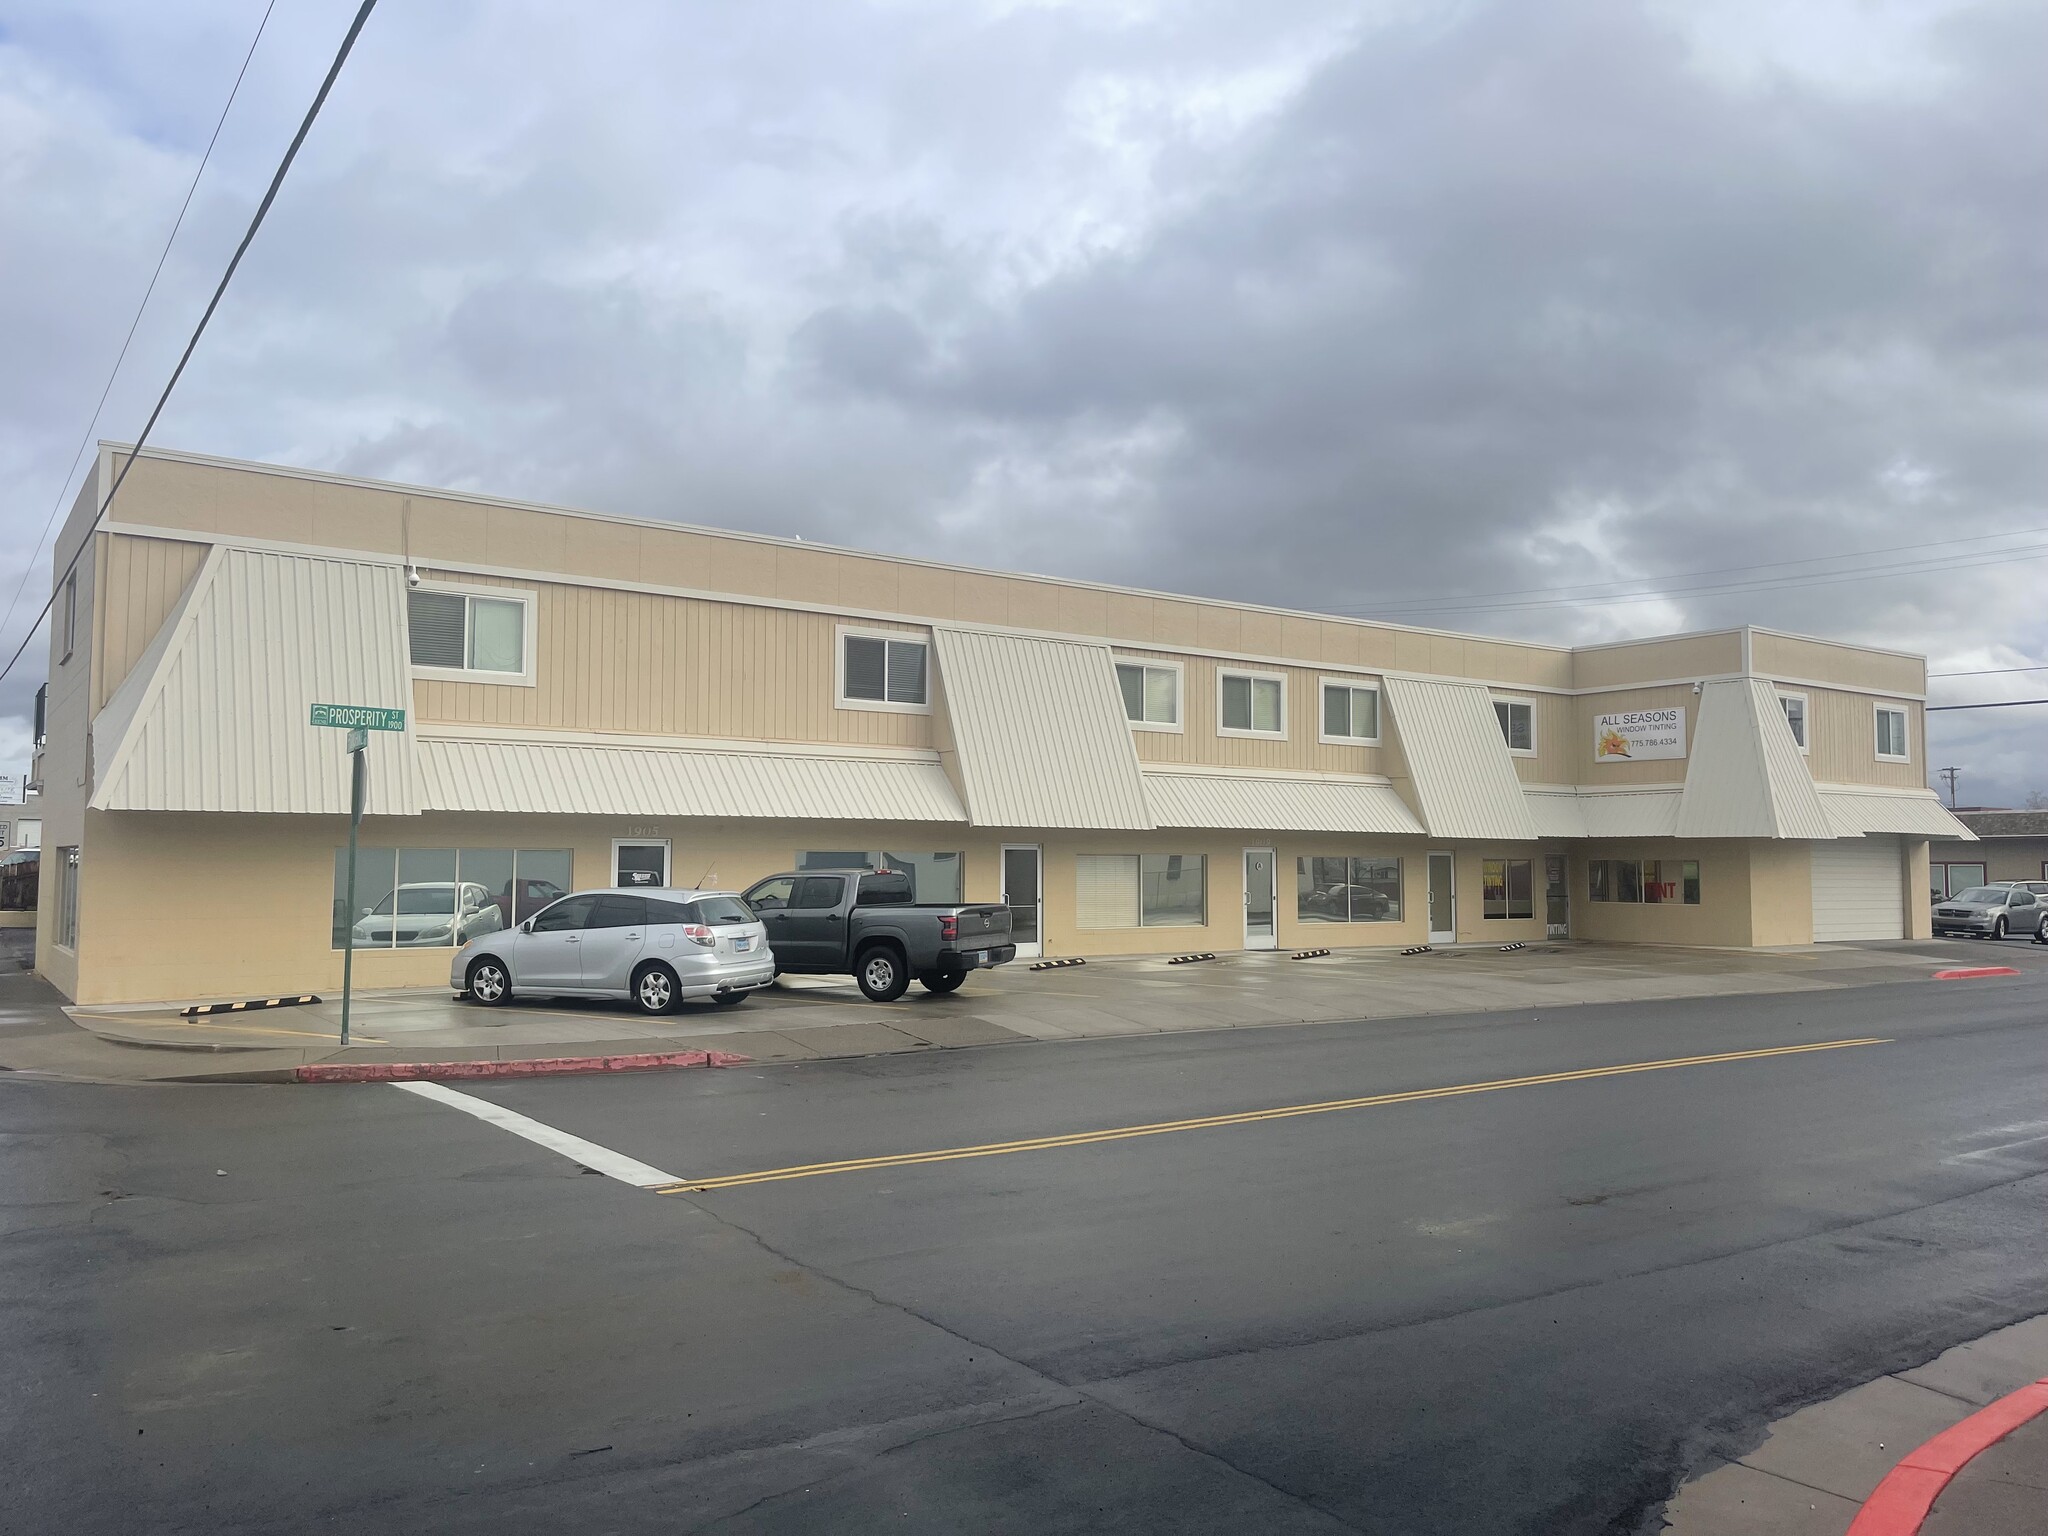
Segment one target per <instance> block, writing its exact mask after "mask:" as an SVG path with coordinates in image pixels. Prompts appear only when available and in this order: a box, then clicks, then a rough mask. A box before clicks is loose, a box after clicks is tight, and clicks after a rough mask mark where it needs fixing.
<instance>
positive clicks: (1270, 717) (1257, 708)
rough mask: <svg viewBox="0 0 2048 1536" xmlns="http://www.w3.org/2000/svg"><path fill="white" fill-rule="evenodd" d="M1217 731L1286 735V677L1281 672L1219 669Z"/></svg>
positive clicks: (1238, 733)
mask: <svg viewBox="0 0 2048 1536" xmlns="http://www.w3.org/2000/svg"><path fill="white" fill-rule="evenodd" d="M1216 734H1217V735H1218V736H1265V737H1285V736H1286V734H1287V678H1286V676H1285V675H1284V674H1283V673H1279V672H1237V671H1228V670H1220V671H1218V672H1217V674H1216Z"/></svg>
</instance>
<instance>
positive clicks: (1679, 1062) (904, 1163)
mask: <svg viewBox="0 0 2048 1536" xmlns="http://www.w3.org/2000/svg"><path fill="white" fill-rule="evenodd" d="M1889 1044H1891V1041H1890V1040H1889V1039H1885V1038H1879V1037H1876V1036H1871V1037H1867V1038H1863V1039H1856V1040H1824V1041H1819V1042H1817V1043H1815V1044H1812V1045H1781V1046H1773V1047H1771V1048H1769V1049H1767V1050H1756V1051H1724V1052H1721V1053H1720V1054H1718V1055H1713V1056H1674V1057H1669V1058H1667V1059H1665V1060H1662V1061H1632V1062H1623V1063H1622V1064H1620V1065H1618V1066H1612V1067H1585V1068H1581V1069H1579V1070H1578V1071H1574V1072H1545V1073H1540V1074H1538V1075H1535V1076H1532V1077H1506V1078H1498V1079H1495V1080H1494V1081H1492V1082H1484V1083H1459V1084H1454V1085H1452V1086H1449V1087H1444V1088H1415V1089H1410V1090H1408V1091H1406V1092H1403V1093H1379V1094H1371V1095H1368V1096H1366V1097H1363V1098H1355V1099H1325V1100H1323V1101H1322V1102H1320V1103H1315V1104H1283V1105H1278V1106H1276V1107H1274V1108H1271V1109H1248V1110H1242V1111H1239V1112H1237V1113H1235V1114H1228V1115H1203V1116H1200V1117H1199V1118H1196V1119H1192V1120H1163V1121H1158V1122H1155V1123H1153V1124H1150V1125H1124V1126H1111V1127H1107V1128H1105V1129H1102V1130H1095V1131H1074V1132H1071V1133H1069V1134H1067V1135H1064V1136H1034V1137H1030V1138H1028V1139H1026V1140H1022V1141H994V1142H985V1143H982V1144H981V1145H979V1146H971V1147H946V1148H941V1149H939V1150H936V1151H931V1152H898V1153H891V1154H887V1155H884V1156H879V1157H856V1158H847V1159H844V1160H842V1161H840V1162H834V1163H805V1164H801V1165H799V1166H797V1167H793V1168H767V1169H763V1170H761V1171H760V1172H758V1173H735V1174H728V1175H725V1176H723V1177H720V1178H707V1179H685V1180H682V1181H680V1182H678V1183H675V1184H665V1185H662V1186H661V1187H659V1188H658V1189H656V1191H655V1193H656V1194H662V1195H681V1194H697V1193H703V1192H708V1191H711V1190H719V1189H737V1188H740V1187H742V1186H745V1185H748V1184H774V1183H779V1182H781V1181H783V1180H785V1179H815V1178H820V1177H822V1176H824V1175H826V1174H832V1173H865V1172H870V1171H873V1170H875V1169H878V1168H908V1167H914V1166H916V1165H918V1164H922V1163H950V1162H958V1161H962V1160H964V1159H966V1158H973V1157H1005V1156H1008V1155H1009V1154H1010V1153H1013V1152H1046V1151H1052V1150H1054V1149H1056V1148H1060V1147H1085V1146H1092V1145H1094V1144H1096V1143H1098V1142H1104V1141H1129V1140H1133V1139H1135V1138H1137V1137H1140V1136H1164V1135H1168V1134H1171V1133H1174V1132H1178V1131H1206V1130H1214V1129H1218V1128H1220V1127H1223V1126H1230V1125H1256V1124H1259V1123H1261V1122H1263V1121H1267V1120H1291V1119H1294V1118H1296V1117H1298V1116H1301V1115H1327V1114H1332V1113H1335V1112H1336V1111H1338V1110H1346V1109H1375V1108H1379V1107H1382V1106H1384V1105H1388V1104H1415V1103H1421V1102H1423V1101H1425V1100H1429V1099H1452V1098H1463V1097H1466V1096H1468V1095H1471V1094H1475V1093H1499V1092H1501V1091H1502V1090H1503V1089H1508V1088H1537V1087H1542V1086H1544V1085H1545V1084H1549V1083H1582V1082H1589V1081H1591V1080H1593V1079H1595V1078H1602V1077H1626V1076H1629V1075H1631V1074H1633V1073H1637V1072H1666V1071H1669V1070H1671V1069H1672V1068H1674V1067H1705V1066H1716V1065H1720V1064H1722V1063H1726V1062H1736V1061H1764V1060H1768V1059H1770V1058H1772V1057H1777V1056H1805V1055H1810V1054H1811V1053H1813V1052H1815V1051H1842V1050H1850V1049H1853V1048H1855V1047H1858V1046H1865V1045H1889Z"/></svg>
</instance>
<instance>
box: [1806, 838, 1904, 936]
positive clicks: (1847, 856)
mask: <svg viewBox="0 0 2048 1536" xmlns="http://www.w3.org/2000/svg"><path fill="white" fill-rule="evenodd" d="M1905 936H1906V901H1905V869H1904V865H1903V861H1902V856H1901V854H1900V850H1899V840H1898V839H1897V838H1895V837H1850V838H1839V839H1837V840H1836V841H1834V842H1832V843H1815V844H1814V845H1813V939H1814V942H1815V943H1816V944H1826V943H1830V942H1840V941H1841V940H1844V939H1903V938H1904V937H1905Z"/></svg>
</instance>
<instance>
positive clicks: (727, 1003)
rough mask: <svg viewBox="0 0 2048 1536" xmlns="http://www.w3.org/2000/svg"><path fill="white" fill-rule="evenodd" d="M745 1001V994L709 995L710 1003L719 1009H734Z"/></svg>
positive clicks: (723, 993)
mask: <svg viewBox="0 0 2048 1536" xmlns="http://www.w3.org/2000/svg"><path fill="white" fill-rule="evenodd" d="M746 1000H747V994H746V993H744V992H714V993H712V994H711V1001H713V1002H714V1003H716V1004H718V1006H719V1007H721V1008H732V1007H736V1006H737V1005H738V1004H740V1003H744V1002H745V1001H746Z"/></svg>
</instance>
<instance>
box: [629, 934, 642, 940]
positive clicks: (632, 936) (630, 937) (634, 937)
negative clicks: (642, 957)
mask: <svg viewBox="0 0 2048 1536" xmlns="http://www.w3.org/2000/svg"><path fill="white" fill-rule="evenodd" d="M626 937H627V938H629V939H637V938H639V937H640V935H639V934H637V933H629V934H627V935H626Z"/></svg>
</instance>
